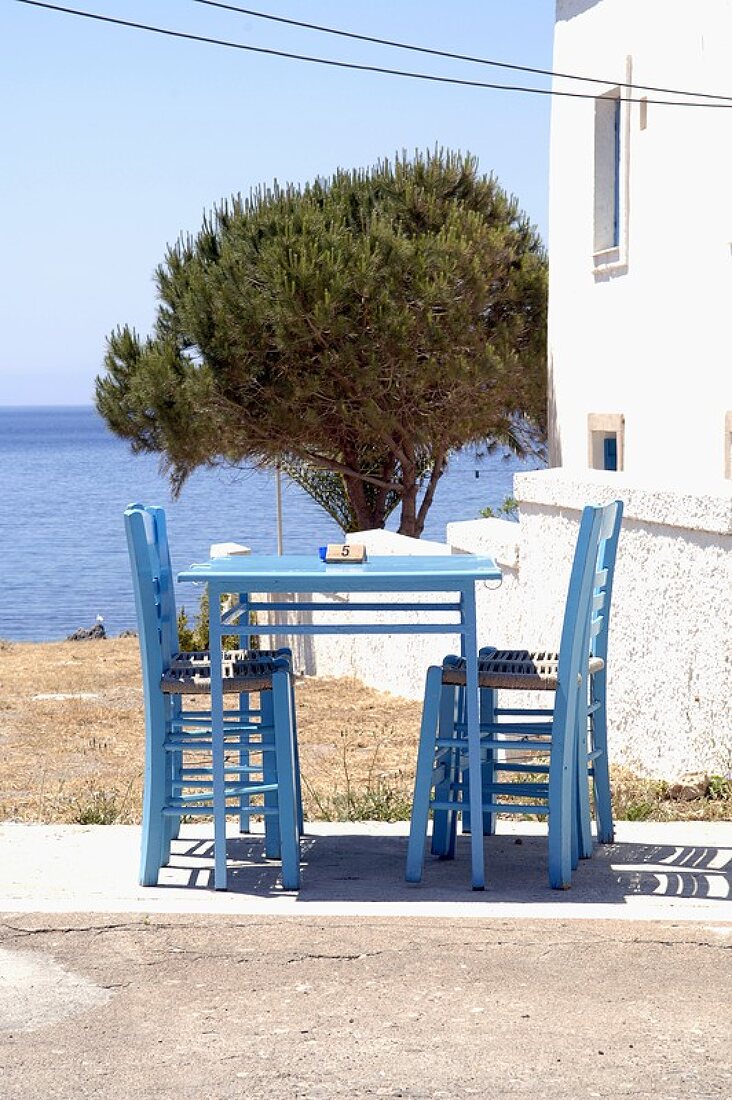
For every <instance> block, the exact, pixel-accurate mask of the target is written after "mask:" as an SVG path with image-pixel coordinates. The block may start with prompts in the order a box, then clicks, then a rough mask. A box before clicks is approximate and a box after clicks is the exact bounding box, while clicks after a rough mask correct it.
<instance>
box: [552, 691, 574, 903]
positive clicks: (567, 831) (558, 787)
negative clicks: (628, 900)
mask: <svg viewBox="0 0 732 1100" xmlns="http://www.w3.org/2000/svg"><path fill="white" fill-rule="evenodd" d="M576 720H577V698H576V693H573V694H572V696H571V697H570V700H569V701H567V700H563V701H560V699H559V693H557V702H556V705H555V708H554V722H553V728H552V767H551V770H550V772H549V885H550V886H551V887H552V889H554V890H568V889H569V887H570V885H571V882H572V833H573V830H574V829H576V816H575V815H576V788H577V783H576V777H575V766H576V743H577V737H576V726H575V723H576Z"/></svg>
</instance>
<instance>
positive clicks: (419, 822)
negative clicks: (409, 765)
mask: <svg viewBox="0 0 732 1100" xmlns="http://www.w3.org/2000/svg"><path fill="white" fill-rule="evenodd" d="M441 689H442V669H441V668H440V667H439V665H433V666H432V667H431V668H430V669H429V670H428V672H427V680H426V683H425V693H424V706H423V709H422V725H421V728H420V733H419V749H418V751H417V771H416V774H415V777H414V798H413V801H412V820H411V823H410V826H409V843H408V845H407V868H406V879H407V882H421V880H422V871H423V868H424V847H425V840H426V837H427V823H428V821H429V814H430V793H431V791H432V773H433V769H434V761H435V740H436V737H437V732H438V727H439V714H440V702H441V695H442V690H441Z"/></svg>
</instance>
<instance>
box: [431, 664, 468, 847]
mask: <svg viewBox="0 0 732 1100" xmlns="http://www.w3.org/2000/svg"><path fill="white" fill-rule="evenodd" d="M463 694H464V693H463V691H462V689H461V688H456V687H455V686H454V685H452V684H441V687H440V709H439V714H438V723H437V736H438V737H452V736H453V734H454V730H455V721H456V718H457V716H458V714H459V712H460V705H461V700H462V696H463ZM432 764H433V765H434V757H433V760H432ZM458 764H459V761H458V760H456V759H455V754H454V753H450V756H449V759H448V761H447V763H446V765H445V777H444V779H443V780H442V782H441V783H439V784H438V785H437V786H436V787H435V799H438V800H441V801H447V800H448V799H449V798H450V796H451V792H452V787H453V784H454V783H456V782H457V780H458V778H459V776H458ZM456 832H457V814H455V813H453V812H452V811H450V810H434V811H433V813H432V844H431V852H432V855H433V856H439V858H440V859H454V858H455V837H456Z"/></svg>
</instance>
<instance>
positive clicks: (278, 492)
mask: <svg viewBox="0 0 732 1100" xmlns="http://www.w3.org/2000/svg"><path fill="white" fill-rule="evenodd" d="M275 496H276V499H277V553H278V554H279V555H280V556H281V555H282V472H281V470H280V464H279V462H278V463H276V465H275Z"/></svg>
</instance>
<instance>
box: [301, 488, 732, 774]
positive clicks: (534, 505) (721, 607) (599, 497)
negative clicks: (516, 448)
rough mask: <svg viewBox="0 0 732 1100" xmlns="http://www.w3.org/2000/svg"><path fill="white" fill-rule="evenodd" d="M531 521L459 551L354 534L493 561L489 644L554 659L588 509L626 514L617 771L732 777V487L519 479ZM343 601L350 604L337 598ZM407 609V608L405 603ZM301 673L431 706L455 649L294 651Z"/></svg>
mask: <svg viewBox="0 0 732 1100" xmlns="http://www.w3.org/2000/svg"><path fill="white" fill-rule="evenodd" d="M514 496H515V497H516V499H517V500H518V501H519V509H520V522H519V523H512V522H510V521H506V520H497V519H488V520H473V521H470V522H467V523H452V524H449V525H448V528H447V543H445V544H443V543H427V542H422V541H421V540H420V541H416V540H413V539H405V538H401V537H400V536H398V535H393V534H390V533H389V532H383V531H377V532H365V533H361V534H359V535H353V536H351V538H352V539H353V540H354V541H359V542H365V543H366V545H367V546H368V548H369V551H370V552H371V553H372V554H377V553H410V552H411V553H422V554H424V553H437V552H441V553H450V552H453V553H460V552H463V553H465V552H470V553H489V554H492V555H493V556H494V557H495V558H496V560H497V561H498V563H499V564H500V565H501V568H502V570H503V574H504V576H503V583H502V585H501V586H500V588H498V589H492V590H491V587H490V586H487V585H479V586H478V589H479V590H478V636H479V639H480V642H481V644H493V645H498V646H527V647H529V648H534V647H537V648H539V647H551V648H556V647H557V646H558V644H559V634H560V630H561V618H562V613H563V609H564V601H565V596H566V591H567V584H568V581H569V572H570V567H571V560H572V554H573V551H574V545H575V541H576V537H577V529H578V524H579V516H580V512H581V509H582V507H583V506H584V504H585V503H598V504H603V503H607V502H609V501H611V500H614V499H616V498H617V497H619V498H621V499H622V500H623V501H624V503H625V518H624V521H623V529H622V532H621V539H620V547H619V552H618V563H617V569H616V578H615V588H614V596H613V610H612V622H611V628H610V630H611V634H610V660H609V672H608V693H609V701H608V718H609V726H610V740H611V752H612V758H613V760H614V761H616V762H618V763H625V764H627V765H628V766H629V767H632V768H634V769H635V770H637V771H639V772H646V773H648V774H650V775H656V776H664V777H667V778H673V777H675V776H677V775H679V774H681V773H683V772H688V771H708V772H716V773H723V774H724V773H727V772H730V771H732V600H731V599H730V597H731V596H732V485H730V484H729V483H725V482H720V484H719V486H718V487H717V486H715V487H713V488H712V490H711V491H706V492H702V491H701V490H696V491H695V490H692V489H689V490H683V491H682V490H678V489H676V490H674V489H668V490H664V491H658V490H657V489H655V490H654V489H652V488H649V487H647V486H644V485H643V484H642V483H638V482H631V481H630V480H629V479H628V477H627V475H624V474H622V473H619V474H613V473H606V472H604V471H590V472H588V473H586V474H581V475H574V474H568V473H567V472H566V471H564V470H562V469H552V470H542V471H538V472H535V473H530V474H519V475H517V476H516V478H515V485H514ZM336 598H342V597H336ZM405 598H407V597H405ZM291 644H293V648H294V649H295V653H296V660H297V663H298V664H299V666H300V667H301V668H302V669H303V671H306V672H308V673H311V674H314V673H317V674H318V675H321V676H322V675H325V676H349V675H354V676H358V678H359V679H360V680H362V681H363V682H364V683H366V684H369V685H371V686H373V687H376V688H379V689H381V690H385V691H391V692H394V693H395V694H399V695H404V696H406V697H408V698H421V695H422V691H423V685H424V676H425V672H426V669H427V667H428V666H429V665H430V664H433V663H438V662H439V661H440V660H441V659H442V657H443V655H444V654H445V653H449V652H455V651H456V649H457V646H458V640H457V637H456V636H453V637H445V638H443V637H433V636H419V635H417V636H405V635H399V636H388V635H381V636H376V637H369V636H355V637H348V636H343V635H340V636H335V637H327V636H320V637H318V638H317V639H307V640H306V643H305V645H306V646H307V649H304V648H303V646H302V640H295V641H294V643H291Z"/></svg>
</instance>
